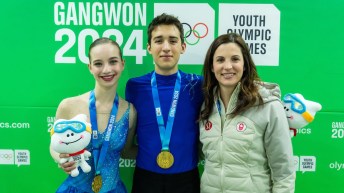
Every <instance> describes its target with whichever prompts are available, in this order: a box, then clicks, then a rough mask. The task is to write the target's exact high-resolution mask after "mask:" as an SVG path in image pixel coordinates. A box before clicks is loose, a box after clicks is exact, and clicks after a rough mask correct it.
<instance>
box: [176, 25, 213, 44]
mask: <svg viewBox="0 0 344 193" xmlns="http://www.w3.org/2000/svg"><path fill="white" fill-rule="evenodd" d="M182 25H183V28H184V26H186V27H187V28H188V29H187V30H185V28H184V40H185V42H186V43H187V44H189V45H192V46H193V45H196V44H198V42H199V41H200V39H202V38H204V37H206V36H207V35H208V32H209V30H208V26H207V25H206V24H205V23H201V22H198V23H196V24H195V25H194V26H193V27H192V28H191V25H190V24H188V23H182ZM196 28H197V30H196ZM202 28H205V29H202ZM201 32H202V34H200V33H201ZM191 34H192V35H193V36H194V37H196V41H194V42H190V41H189V40H188V38H189V37H190V36H191Z"/></svg>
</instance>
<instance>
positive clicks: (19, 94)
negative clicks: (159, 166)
mask: <svg viewBox="0 0 344 193" xmlns="http://www.w3.org/2000/svg"><path fill="white" fill-rule="evenodd" d="M61 2H64V3H67V2H68V1H65V0H62V1H61ZM77 2H83V1H77ZM85 2H86V1H85ZM108 2H109V3H110V1H108ZM118 2H123V3H124V2H125V1H117V2H115V3H118ZM128 2H129V1H128ZM190 2H191V3H193V2H194V3H208V1H203V0H200V1H195V0H193V1H190ZM130 3H132V4H133V3H141V4H142V3H146V8H147V10H146V20H147V23H146V25H148V23H149V21H150V20H151V19H152V18H153V14H154V9H153V8H154V3H171V1H170V0H164V1H163V0H160V1H158V0H157V1H155V2H151V1H147V2H146V1H141V0H136V1H131V2H130ZM172 3H184V1H180V0H176V1H173V2H172ZM219 3H249V4H274V5H275V6H276V7H277V8H278V9H279V10H280V12H281V22H280V26H281V27H280V55H279V56H280V59H279V61H280V62H279V66H274V67H269V66H258V72H259V74H260V76H261V78H262V79H263V80H265V81H269V82H277V83H279V84H280V86H281V88H282V92H283V94H286V93H289V92H298V93H302V94H303V95H304V96H305V98H307V99H309V100H314V101H317V102H319V103H321V104H322V106H323V109H322V110H321V112H319V113H318V114H317V115H316V118H315V121H314V122H313V123H311V124H309V125H308V126H307V127H306V128H304V130H302V131H305V132H303V133H299V135H298V136H297V137H296V138H293V146H294V154H295V156H298V157H300V156H314V157H315V158H316V163H315V166H316V167H315V171H309V172H304V173H303V172H301V171H298V172H297V180H296V193H308V192H312V193H317V192H319V193H320V192H331V193H340V192H343V190H342V189H343V188H342V186H341V184H342V182H343V179H344V173H343V170H344V166H343V165H344V155H342V154H341V152H342V148H341V147H342V144H343V140H344V139H343V138H344V135H343V133H344V113H343V110H344V103H343V102H341V98H342V96H341V95H340V93H342V88H343V86H342V84H343V80H342V78H343V77H344V76H343V74H344V62H343V59H342V56H343V48H342V47H343V45H344V38H342V36H343V30H344V27H343V26H344V25H343V18H344V12H343V10H342V8H343V7H344V1H340V0H327V1H320V0H315V1H311V2H310V1H308V0H289V1H273V0H236V1H229V0H219V1H214V2H213V1H211V2H210V3H209V5H210V6H211V7H212V8H213V9H214V10H215V19H216V21H217V19H218V6H219V5H218V4H219ZM54 4H55V2H54V1H39V0H32V1H24V0H17V1H2V2H1V3H0V5H1V6H0V26H1V30H0V35H1V43H0V54H1V73H0V74H1V75H0V93H1V94H0V132H1V135H0V152H1V150H13V151H15V150H28V151H29V152H30V159H29V160H30V164H29V165H20V166H17V165H15V164H0V179H1V180H0V192H1V193H22V192H35V193H47V192H54V191H55V190H56V189H57V187H58V186H59V184H61V182H62V181H63V180H64V179H65V178H66V175H65V174H64V173H63V172H62V171H61V169H59V168H58V167H57V164H55V163H54V162H53V160H52V158H51V157H50V154H49V142H50V137H49V133H48V130H49V127H50V126H51V123H52V119H53V117H54V115H55V111H56V107H57V105H58V104H59V102H60V101H61V100H62V99H63V98H66V97H70V96H74V95H78V94H81V93H84V92H87V91H88V90H90V89H92V88H93V86H94V80H93V77H92V76H91V75H90V73H89V72H88V69H87V67H86V65H85V64H82V63H81V62H80V60H79V59H77V60H76V64H56V63H55V61H54V57H55V54H56V52H57V50H58V49H60V48H61V46H63V45H64V44H65V43H66V41H67V38H66V37H65V38H64V39H63V41H62V42H56V41H55V33H56V31H57V30H59V29H61V28H64V27H67V28H70V29H72V30H73V32H74V33H75V34H76V36H77V37H78V34H79V33H80V32H81V31H82V30H83V29H85V28H90V29H94V30H96V31H97V32H98V33H99V34H102V33H103V31H105V30H106V29H109V28H111V26H92V25H91V26H85V25H82V26H69V27H68V26H56V25H55V23H54ZM190 15H191V16H190V17H192V15H193V13H192V12H191V13H190ZM217 27H218V24H217V22H215V32H217V31H218V30H217ZM115 28H116V29H118V30H119V31H121V32H122V35H123V40H124V41H127V40H128V38H129V36H130V34H131V32H132V31H133V30H142V31H143V46H144V47H143V48H145V45H146V41H147V35H146V28H147V26H124V25H120V26H116V27H115ZM215 34H217V33H215ZM91 41H92V40H91V39H90V38H86V47H88V45H89V44H90V42H91ZM134 47H135V46H134ZM204 49H207V48H204ZM146 54H147V55H146V56H144V57H143V64H141V65H137V64H136V60H135V57H125V59H126V66H125V71H124V73H123V75H122V77H121V81H120V85H119V94H120V95H121V96H122V97H124V88H125V83H126V81H127V80H128V79H129V78H131V77H134V76H139V75H142V74H144V73H147V72H149V71H151V70H152V69H153V61H152V59H151V57H150V56H149V54H148V53H146ZM75 55H77V46H73V47H72V48H71V49H70V50H69V51H68V52H66V56H75ZM180 69H182V70H184V71H186V72H192V73H197V74H200V73H201V69H202V65H201V64H200V65H192V66H191V65H190V66H187V65H183V66H180ZM5 123H7V124H10V125H11V126H12V128H9V126H8V125H7V126H6V124H5ZM13 123H15V124H16V127H21V128H13V127H14V125H13ZM0 161H1V158H0ZM122 164H123V166H124V167H122V168H121V176H122V179H123V180H124V182H125V184H126V185H127V187H128V190H130V189H131V187H130V186H131V177H132V172H133V167H131V166H132V164H133V161H130V160H124V161H123V163H122ZM200 171H202V164H200Z"/></svg>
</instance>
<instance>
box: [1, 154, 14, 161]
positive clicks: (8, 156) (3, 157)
mask: <svg viewBox="0 0 344 193" xmlns="http://www.w3.org/2000/svg"><path fill="white" fill-rule="evenodd" d="M12 158H13V155H12V154H0V159H7V160H10V159H12Z"/></svg>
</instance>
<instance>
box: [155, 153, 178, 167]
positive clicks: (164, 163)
mask: <svg viewBox="0 0 344 193" xmlns="http://www.w3.org/2000/svg"><path fill="white" fill-rule="evenodd" d="M156 162H157V163H158V165H159V166H160V167H161V168H163V169H168V168H170V167H171V166H172V165H173V162H174V158H173V155H172V154H171V153H170V152H169V151H162V152H160V153H159V155H158V157H157V158H156Z"/></svg>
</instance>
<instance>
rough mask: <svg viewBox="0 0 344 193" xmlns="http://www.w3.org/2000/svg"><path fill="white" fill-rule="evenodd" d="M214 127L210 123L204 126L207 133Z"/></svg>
mask: <svg viewBox="0 0 344 193" xmlns="http://www.w3.org/2000/svg"><path fill="white" fill-rule="evenodd" d="M212 127H213V124H212V123H211V122H210V121H207V122H206V123H205V125H204V128H205V130H206V131H209V130H210V129H211V128H212Z"/></svg>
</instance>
